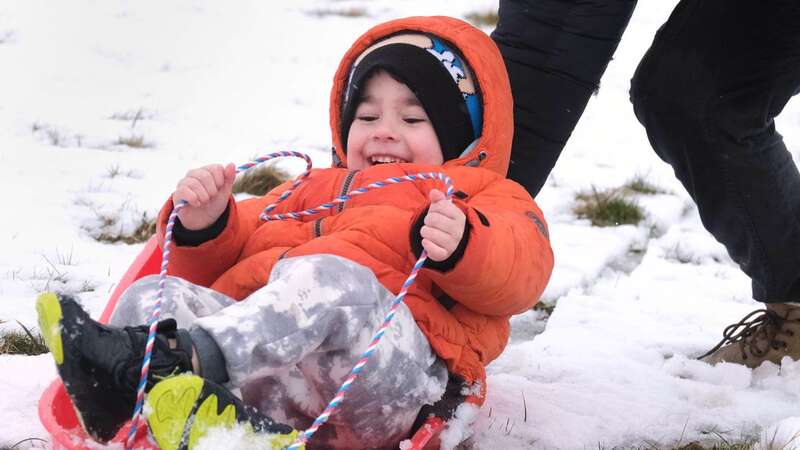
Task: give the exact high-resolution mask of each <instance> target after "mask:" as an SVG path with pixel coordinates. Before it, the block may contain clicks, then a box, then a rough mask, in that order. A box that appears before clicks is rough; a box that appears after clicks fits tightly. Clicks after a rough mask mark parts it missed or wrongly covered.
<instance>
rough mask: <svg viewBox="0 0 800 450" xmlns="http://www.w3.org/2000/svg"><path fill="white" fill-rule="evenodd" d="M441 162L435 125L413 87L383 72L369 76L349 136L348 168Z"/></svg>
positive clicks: (442, 160) (435, 163) (440, 151)
mask: <svg viewBox="0 0 800 450" xmlns="http://www.w3.org/2000/svg"><path fill="white" fill-rule="evenodd" d="M442 162H444V159H443V157H442V150H441V148H440V147H439V139H438V138H437V137H436V132H435V131H434V129H433V124H432V123H431V121H430V119H428V115H427V114H426V113H425V109H424V108H423V107H422V105H421V104H420V102H419V100H418V99H417V97H416V96H415V95H414V93H413V92H411V89H409V88H408V86H406V85H405V84H403V83H400V82H399V81H397V80H395V79H394V78H392V77H391V76H390V75H389V74H388V73H386V72H384V71H379V72H377V73H376V74H374V75H373V76H372V77H370V79H369V80H367V82H366V85H365V86H364V95H363V97H362V100H361V103H360V104H359V105H358V108H357V109H356V114H355V118H354V119H353V123H352V124H351V125H350V134H348V136H347V167H348V168H350V169H365V168H367V167H371V166H374V165H376V164H383V163H416V164H430V165H440V164H442Z"/></svg>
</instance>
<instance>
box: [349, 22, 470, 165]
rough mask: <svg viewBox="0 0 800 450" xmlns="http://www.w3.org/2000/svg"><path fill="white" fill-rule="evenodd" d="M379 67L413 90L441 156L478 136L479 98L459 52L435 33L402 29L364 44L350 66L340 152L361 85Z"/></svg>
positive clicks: (452, 155) (446, 157) (455, 153)
mask: <svg viewBox="0 0 800 450" xmlns="http://www.w3.org/2000/svg"><path fill="white" fill-rule="evenodd" d="M420 43H422V44H423V45H422V46H421V45H420ZM426 43H429V45H424V44H426ZM379 69H382V70H385V71H386V72H387V73H389V75H391V76H392V78H394V79H396V80H397V81H399V82H401V83H403V84H405V85H406V86H408V88H409V89H410V90H411V91H412V92H413V93H414V95H416V96H417V99H418V100H419V101H420V103H421V104H422V107H423V108H424V109H425V113H426V114H427V115H428V118H430V120H431V124H432V125H433V129H434V131H435V132H436V137H437V138H438V139H439V146H440V147H441V149H442V156H443V158H444V160H445V161H447V160H450V159H455V158H458V157H459V156H460V155H461V153H462V152H463V151H464V150H465V149H466V148H467V146H469V144H470V143H471V142H472V141H474V140H475V139H477V138H478V136H480V132H481V123H482V119H483V117H482V111H481V110H482V108H481V105H480V99H479V98H478V97H479V96H478V95H477V88H475V87H473V86H475V84H474V83H473V81H472V77H471V75H470V73H469V70H468V69H467V68H466V67H465V65H464V63H463V62H462V60H461V58H459V57H458V56H456V55H455V53H454V52H453V51H452V50H450V48H449V47H447V46H446V45H445V44H443V43H442V42H441V41H440V40H438V39H437V38H435V37H430V36H427V35H423V34H416V33H415V34H401V35H397V36H393V37H391V38H389V39H386V40H385V41H382V42H380V43H378V44H376V45H373V46H372V47H370V48H369V49H367V50H366V51H365V52H364V53H362V54H361V56H360V57H359V58H358V59H357V60H356V62H355V64H354V66H353V69H352V70H351V72H350V81H349V83H348V84H347V88H346V90H345V95H344V102H343V104H342V115H341V117H342V122H341V124H342V128H341V135H342V142H343V145H344V146H345V152H347V136H348V134H349V132H350V125H351V124H352V123H353V120H354V118H355V113H356V109H357V108H358V105H359V104H360V103H361V99H362V97H363V92H364V86H365V85H366V82H367V81H368V80H369V78H370V77H371V76H372V75H373V74H375V73H376V72H377V71H378V70H379Z"/></svg>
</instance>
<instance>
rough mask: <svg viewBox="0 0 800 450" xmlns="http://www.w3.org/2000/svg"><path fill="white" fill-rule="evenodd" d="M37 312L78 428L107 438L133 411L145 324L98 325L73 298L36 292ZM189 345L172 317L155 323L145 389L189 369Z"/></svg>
mask: <svg viewBox="0 0 800 450" xmlns="http://www.w3.org/2000/svg"><path fill="white" fill-rule="evenodd" d="M36 311H37V313H38V315H39V328H40V329H41V333H42V337H43V338H44V341H45V344H47V348H49V349H50V353H52V355H53V358H54V359H55V361H56V368H57V369H58V374H59V376H60V377H61V380H62V381H63V382H64V388H65V389H66V391H67V394H69V397H70V399H71V400H72V404H73V406H74V408H75V411H76V413H77V416H78V419H79V421H80V423H81V426H82V427H83V429H84V430H85V431H86V433H87V434H89V435H90V436H92V438H94V439H95V440H97V441H99V442H102V443H105V442H108V441H109V440H111V439H112V438H113V437H114V436H115V435H116V434H117V432H118V431H119V429H120V428H121V427H122V425H124V424H125V422H127V421H128V419H130V418H131V416H132V415H133V408H134V405H135V402H136V388H137V386H138V384H139V377H140V374H141V367H142V359H143V358H144V352H145V344H146V341H147V334H148V329H147V327H146V326H139V327H125V328H116V327H110V326H106V325H103V324H100V323H98V322H96V321H94V320H92V318H91V317H90V316H89V314H87V313H86V311H84V310H83V309H82V308H81V307H80V305H79V304H78V302H76V301H75V300H74V299H72V298H70V297H67V296H63V295H59V294H53V293H45V294H42V295H40V296H39V298H38V300H37V301H36ZM171 339H174V341H175V342H176V343H177V346H176V348H174V349H173V348H170V345H169V341H170V340H171ZM192 349H193V347H192V342H191V338H190V337H189V334H188V332H187V331H185V330H178V329H177V327H176V323H175V320H174V319H168V320H165V321H161V322H159V324H158V333H157V335H156V339H155V343H154V346H153V353H152V356H151V359H150V373H149V377H148V382H147V389H149V388H151V387H152V386H153V384H155V382H156V381H158V379H160V378H164V377H167V376H170V375H173V374H177V373H180V372H185V371H191V370H192Z"/></svg>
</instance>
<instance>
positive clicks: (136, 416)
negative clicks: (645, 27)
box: [126, 151, 453, 450]
mask: <svg viewBox="0 0 800 450" xmlns="http://www.w3.org/2000/svg"><path fill="white" fill-rule="evenodd" d="M284 156H293V157H298V158H302V159H304V160H305V161H306V171H305V172H303V173H302V174H300V176H298V177H297V178H296V179H295V181H294V182H293V183H292V186H291V187H290V188H289V189H287V190H286V191H285V192H284V193H283V194H281V195H280V197H278V199H277V200H276V201H275V202H274V203H272V204H270V205H268V206H267V207H266V208H264V211H263V212H262V213H261V216H260V218H261V219H262V220H265V221H272V220H288V219H300V218H301V217H303V216H310V215H314V214H319V213H320V212H323V211H326V210H329V209H331V208H333V207H335V206H336V205H338V204H340V203H344V202H346V201H348V200H350V199H352V198H353V197H355V196H358V195H362V194H364V193H366V192H369V191H371V190H374V189H379V188H383V187H387V186H391V185H393V184H398V183H403V182H409V181H420V180H440V181H442V182H443V183H444V185H445V195H446V197H447V199H448V200H449V199H450V198H451V197H452V195H453V184H452V180H451V179H450V177H448V176H447V175H445V174H444V173H441V172H420V173H417V174H413V175H405V176H402V177H390V178H387V179H385V180H383V181H376V182H374V183H371V184H369V185H367V186H364V187H362V188H358V189H354V190H352V191H350V192H348V193H346V194H345V195H342V196H340V197H337V198H336V199H334V200H332V201H331V202H329V203H324V204H322V205H319V206H317V207H316V208H310V209H306V210H304V211H298V212H289V213H284V214H273V215H270V214H268V213H269V212H271V211H272V210H273V209H275V207H276V206H278V204H279V203H281V202H282V201H284V200H286V198H287V197H289V196H290V195H291V194H292V193H293V192H294V190H295V189H296V188H297V187H298V186H299V185H300V184H301V183H302V182H303V181H305V180H306V179H307V178H308V176H309V174H310V172H311V165H312V164H311V158H309V157H308V155H306V154H304V153H300V152H294V151H281V152H275V153H270V154H268V155H265V156H263V157H259V158H256V159H254V160H253V161H252V162H249V163H247V164H243V165H241V166H239V167H237V168H236V172H237V173H239V172H243V171H245V170H248V169H251V168H253V167H255V166H257V165H259V164H261V163H263V162H266V161H269V160H270V159H273V158H278V157H284ZM187 204H188V202H187V201H186V200H181V201H180V202H178V204H177V205H174V208H173V210H172V212H171V213H170V216H169V219H168V220H167V227H166V231H165V233H164V248H163V250H162V254H161V271H160V273H159V281H158V291H157V293H156V301H155V304H154V305H153V311H152V313H151V315H150V321H149V324H148V326H149V332H148V336H147V343H146V344H145V354H144V360H143V361H142V371H141V376H140V379H139V385H138V387H137V392H136V405H135V407H134V411H133V417H132V419H131V423H132V425H131V429H130V432H129V433H128V439H127V442H126V448H128V449H130V448H133V444H134V441H135V439H136V432H137V430H138V428H139V424H140V422H141V420H142V418H141V413H142V405H143V403H144V395H145V387H146V386H147V376H148V373H149V371H150V358H151V357H152V354H153V345H154V343H155V336H156V327H157V325H158V320H159V318H160V316H161V302H162V299H163V296H164V286H165V284H166V279H167V267H168V265H169V254H170V249H169V248H170V245H171V244H172V230H173V228H174V227H175V220H176V218H177V217H178V212H179V211H180V210H181V209H183V207H184V206H186V205H187ZM427 258H428V253H427V252H426V251H425V250H423V251H422V254H421V255H420V257H419V259H417V262H416V263H415V264H414V267H413V268H412V270H411V273H410V274H409V276H408V278H407V279H406V281H405V283H403V287H402V288H401V289H400V292H399V293H398V294H397V296H396V297H395V299H394V301H393V302H392V306H391V307H390V308H389V312H388V313H387V314H386V316H385V317H384V319H383V323H382V324H381V326H380V328H379V329H378V331H377V332H375V334H374V335H373V338H372V342H371V343H370V344H369V346H367V349H366V350H365V351H364V353H363V354H362V355H361V358H360V359H359V360H358V362H357V363H356V364H355V366H353V368H352V369H351V370H350V374H349V375H348V377H347V379H345V381H344V382H343V383H342V385H341V386H340V387H339V390H338V391H337V392H336V395H335V396H334V397H333V399H332V400H331V401H330V403H328V405H327V406H326V407H325V410H323V411H322V413H321V414H320V415H319V416H318V417H317V418H316V419H315V420H314V422H313V423H312V424H311V426H310V427H309V428H308V429H307V430H305V431H303V432H302V433H300V434H299V435H298V438H297V440H295V442H294V443H292V445H290V446H289V447H287V450H296V449H298V448H300V447H301V446H302V445H304V444H305V443H306V442H308V439H309V438H311V436H312V435H313V434H314V433H315V432H316V431H317V430H318V429H319V427H320V426H322V425H323V424H324V423H325V422H326V421H327V420H328V418H329V417H330V416H331V414H333V412H334V410H336V408H337V407H338V406H339V404H340V403H341V402H342V400H343V399H344V396H345V394H346V393H347V391H348V390H349V389H350V386H351V385H352V384H353V382H354V381H355V380H356V378H357V377H358V375H359V374H360V373H361V370H362V369H363V368H364V366H365V365H366V363H367V361H368V360H369V357H370V356H371V354H372V352H373V351H374V350H375V348H376V347H377V346H378V343H379V342H380V340H381V338H382V337H383V335H384V333H385V332H386V330H387V329H389V324H390V323H391V321H392V319H393V318H394V315H395V312H396V311H397V309H398V308H399V307H400V304H401V303H403V301H404V300H405V296H406V293H408V288H409V287H410V286H411V285H412V284H413V283H414V280H415V279H416V278H417V273H418V272H419V270H420V269H421V268H422V265H423V264H424V263H425V260H426V259H427Z"/></svg>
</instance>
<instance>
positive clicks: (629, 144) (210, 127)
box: [0, 0, 800, 449]
mask: <svg viewBox="0 0 800 450" xmlns="http://www.w3.org/2000/svg"><path fill="white" fill-rule="evenodd" d="M674 4H675V2H674V1H647V2H639V6H638V8H637V10H636V12H635V14H634V16H633V18H632V20H631V24H630V26H629V27H628V30H627V31H626V33H625V36H624V38H623V42H622V44H621V45H620V47H619V49H618V51H617V53H616V55H615V58H614V60H613V61H612V62H611V64H610V65H609V68H608V70H607V72H606V74H605V76H604V78H603V80H602V85H601V89H600V91H599V93H598V94H597V95H596V96H595V97H593V98H592V100H591V101H590V103H589V106H588V108H587V110H586V113H585V114H584V117H583V118H582V119H581V122H580V123H579V125H578V127H577V129H576V131H575V133H574V135H573V137H572V139H571V140H570V142H569V144H568V145H567V148H566V149H565V151H564V153H563V156H562V157H561V159H560V161H559V162H558V165H557V166H556V168H555V170H554V172H553V173H552V175H551V178H550V180H549V181H548V183H547V186H546V187H545V188H544V190H543V191H542V192H541V194H540V195H539V196H538V198H537V201H538V202H539V203H540V205H541V206H542V208H543V209H544V211H545V213H546V215H547V219H548V220H549V224H550V232H551V235H552V244H553V247H554V250H555V257H556V267H555V271H554V274H553V278H552V281H551V283H550V285H549V287H548V289H547V291H546V294H545V298H544V301H545V302H547V303H549V304H553V303H557V307H556V308H555V311H554V313H553V314H552V316H551V317H550V318H549V321H547V322H546V325H545V322H544V321H543V320H542V318H543V316H544V315H545V314H544V313H543V312H541V311H533V312H531V313H528V314H526V315H523V316H520V317H518V318H515V319H514V329H513V335H512V339H511V342H510V343H509V345H508V348H507V349H506V351H505V353H504V354H503V355H502V356H501V357H500V358H499V359H498V360H497V361H495V362H494V363H493V364H492V365H491V366H490V367H489V369H488V370H489V397H488V400H487V402H486V405H485V406H484V407H483V408H482V409H481V410H480V412H479V414H478V418H477V422H476V424H475V425H474V426H473V427H471V429H470V431H471V432H473V435H472V437H471V438H470V441H469V443H468V445H466V446H465V447H467V448H476V449H499V448H513V449H517V448H519V449H522V448H536V449H545V448H563V449H583V448H612V447H625V448H651V447H669V446H672V445H685V444H687V443H689V442H691V441H701V442H703V443H704V444H705V445H710V444H712V443H714V442H716V443H720V442H723V441H722V440H723V439H724V440H727V441H729V442H736V441H741V440H745V439H749V438H754V439H757V440H759V441H760V442H761V443H762V444H766V443H768V442H770V441H772V440H773V437H775V438H776V440H777V441H778V442H781V440H783V442H786V441H788V440H790V439H791V438H792V436H794V435H795V433H798V432H800V401H799V400H800V395H799V394H800V389H798V387H799V386H800V363H794V362H789V361H787V362H786V364H784V365H783V367H781V368H779V367H777V366H775V365H771V364H765V365H763V366H762V367H760V368H758V369H756V370H749V369H747V368H744V367H739V366H735V365H729V364H723V365H720V366H717V367H712V366H709V365H707V364H704V363H701V362H698V361H696V360H694V359H693V357H694V356H696V355H698V354H700V353H703V352H704V351H705V350H707V349H708V348H709V347H711V346H713V345H714V344H715V343H716V342H717V340H718V339H719V338H720V336H721V332H722V329H723V328H724V327H725V326H726V325H728V324H729V323H732V322H735V321H737V320H738V319H740V318H741V317H742V316H743V315H744V314H746V313H747V312H749V311H751V310H753V309H756V308H757V307H758V306H759V304H757V303H756V302H754V301H752V300H751V296H750V287H749V280H748V279H747V278H746V277H745V276H744V275H743V274H742V272H740V271H739V270H738V268H737V267H736V265H735V264H733V262H732V261H731V260H730V259H729V258H728V256H727V254H726V252H725V250H724V248H723V247H722V246H721V245H720V244H718V243H717V242H716V241H715V240H714V239H713V238H712V237H711V236H710V235H709V234H708V233H707V232H706V231H705V230H704V229H703V228H702V226H701V224H700V221H699V218H698V215H697V210H696V208H695V207H694V205H693V203H692V201H691V200H690V199H689V197H688V196H687V195H686V193H685V191H684V190H683V188H682V187H681V185H680V184H679V183H678V182H677V180H676V179H675V178H674V176H673V175H672V171H671V168H670V167H669V166H667V165H666V164H664V163H663V162H661V161H660V160H659V159H658V158H657V157H656V156H655V154H654V152H653V151H652V150H651V148H650V146H649V144H648V142H647V139H646V136H645V134H644V131H643V129H642V127H641V126H640V125H639V124H638V122H637V121H636V119H635V117H634V115H633V112H632V108H631V106H630V104H629V101H628V87H629V80H630V78H631V76H632V75H633V71H634V69H635V67H636V65H637V63H638V61H639V58H640V57H641V55H642V54H643V53H644V52H645V50H646V49H647V47H648V46H649V44H650V42H651V40H652V37H653V35H654V33H655V32H656V30H657V28H658V27H659V25H660V24H661V23H662V22H663V21H664V20H665V19H666V18H667V16H668V15H669V12H670V11H671V9H672V7H673V6H674ZM494 8H496V3H495V2H494V1H491V0H454V1H449V2H430V1H423V0H405V1H389V0H372V1H366V0H361V1H350V0H346V1H332V0H327V1H322V0H301V1H293V2H256V1H252V2H247V1H231V2H211V1H203V0H179V1H171V2H157V1H151V0H148V1H140V2H129V1H122V0H107V1H95V0H73V1H63V2H45V1H42V0H26V1H24V2H21V1H13V0H0V189H1V191H2V199H3V203H2V206H0V208H1V209H2V211H3V214H2V217H3V219H2V220H0V320H4V321H5V323H4V324H3V325H0V327H3V328H2V329H4V330H6V331H8V330H12V329H18V328H19V326H18V325H17V322H16V321H19V322H21V323H23V324H26V325H27V326H29V327H35V325H36V318H35V311H34V307H33V306H34V302H35V299H36V296H37V294H38V293H39V292H41V291H42V290H44V289H59V290H63V291H70V292H80V294H79V297H80V299H81V300H82V302H83V304H84V305H85V306H86V307H87V308H88V309H89V310H90V311H91V312H92V314H93V315H94V316H99V314H100V312H101V311H102V308H103V306H104V305H105V302H106V301H107V299H108V296H109V294H110V292H111V290H112V289H113V288H114V286H115V283H116V282H117V281H118V280H119V278H120V276H121V275H122V273H123V272H124V271H125V270H126V269H127V267H128V266H129V265H130V263H131V262H132V261H133V259H134V258H135V256H136V255H137V254H138V252H139V251H140V250H141V248H142V245H124V244H118V245H110V244H102V243H99V242H97V241H95V240H94V239H93V238H92V233H93V231H88V230H97V225H98V221H99V217H101V216H102V215H116V216H119V217H122V219H123V220H122V223H120V224H118V225H117V226H124V227H131V226H133V225H135V222H136V220H137V219H139V218H141V217H142V214H144V213H146V214H148V215H149V217H153V215H154V214H155V213H156V212H157V210H158V209H159V207H160V206H161V204H162V203H163V201H164V200H165V199H166V198H167V196H168V195H169V194H170V192H172V189H173V187H174V186H175V184H176V182H177V181H178V180H179V179H180V178H181V177H182V176H183V174H184V173H185V172H186V171H187V170H189V169H191V168H194V167H197V166H199V165H204V164H208V163H216V162H219V163H226V162H234V163H237V164H241V163H244V162H247V161H249V160H250V159H251V158H252V157H254V156H258V155H262V154H266V153H270V152H272V151H276V150H283V149H292V150H298V151H303V152H307V153H309V154H311V155H312V157H313V159H314V163H315V166H316V167H326V166H328V165H329V164H330V155H329V148H330V137H329V136H330V131H329V127H328V95H329V89H330V83H331V79H332V75H333V72H334V70H335V68H336V65H337V63H338V61H339V59H340V57H341V56H342V55H343V54H344V52H345V50H346V49H347V48H348V46H349V45H350V44H351V43H352V41H353V40H354V39H355V38H356V37H357V36H358V35H360V34H361V33H362V32H363V31H365V30H366V29H367V28H369V27H370V26H372V25H374V24H376V23H378V22H381V21H384V20H387V19H391V18H396V17H402V16H408V15H429V14H445V15H453V16H460V17H464V16H465V15H466V14H467V13H470V12H475V11H478V12H484V11H490V10H492V9H494ZM359 9H362V10H363V11H364V12H365V13H366V14H365V15H364V16H361V17H345V16H342V15H336V14H327V13H328V12H330V11H343V10H355V11H357V10H359ZM486 31H487V32H489V31H491V29H489V28H487V29H486ZM798 103H800V102H797V101H794V102H790V104H789V106H788V107H787V109H786V110H785V111H784V113H783V114H782V115H781V116H780V117H779V119H778V129H779V130H780V131H781V133H782V134H783V135H784V137H785V138H786V142H787V145H788V146H789V149H790V150H791V151H792V152H793V154H795V156H796V154H797V153H798V152H800V105H799V104H798ZM136 112H140V114H139V117H138V118H137V120H135V121H134V120H132V117H133V116H134V115H136ZM139 136H141V137H143V139H144V140H145V141H146V142H148V143H150V144H151V146H150V147H148V148H130V147H127V146H124V145H119V144H118V143H117V141H118V140H119V139H120V138H123V139H124V138H129V137H139ZM298 161H299V160H298ZM279 164H280V165H281V166H283V167H286V168H287V169H289V170H290V171H291V172H292V173H299V172H300V171H301V169H302V168H303V164H302V162H297V161H294V160H286V161H282V162H280V163H279ZM636 175H642V176H644V177H645V178H646V179H647V180H649V181H650V182H652V183H654V184H656V185H658V186H660V187H661V188H663V189H664V190H665V191H666V192H667V193H665V194H659V195H651V196H640V197H639V203H640V205H641V206H643V208H644V209H645V211H646V212H647V219H646V221H645V222H643V223H642V224H640V225H638V226H619V227H609V228H598V227H592V226H590V224H589V223H588V222H587V221H586V220H579V219H576V217H575V215H574V214H573V213H572V207H573V205H574V202H575V200H574V198H575V194H576V193H577V192H579V191H584V190H587V189H590V188H591V187H592V186H596V187H597V188H600V189H602V188H606V187H616V186H620V185H622V184H624V183H625V182H627V181H629V180H630V179H632V178H633V177H634V176H636ZM94 232H96V231H94ZM54 376H55V370H54V364H53V362H52V360H51V358H50V356H49V355H41V356H36V357H32V356H11V355H0V447H2V446H3V445H5V446H10V445H12V444H13V443H16V442H18V441H20V440H23V439H26V438H31V437H34V438H42V439H48V435H47V433H46V431H45V430H44V428H43V427H42V425H41V424H40V422H39V419H38V417H37V410H36V408H37V402H38V399H39V396H40V395H41V393H42V391H43V389H44V388H45V387H46V385H47V384H48V383H49V382H50V381H51V380H52V379H53V378H54ZM367 376H368V374H367ZM29 445H32V446H37V447H38V446H41V443H40V442H39V441H30V442H28V443H26V444H22V445H20V446H18V447H16V448H27V446H29ZM795 445H800V443H794V442H793V443H790V444H789V446H787V448H793V447H794V446H795Z"/></svg>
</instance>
